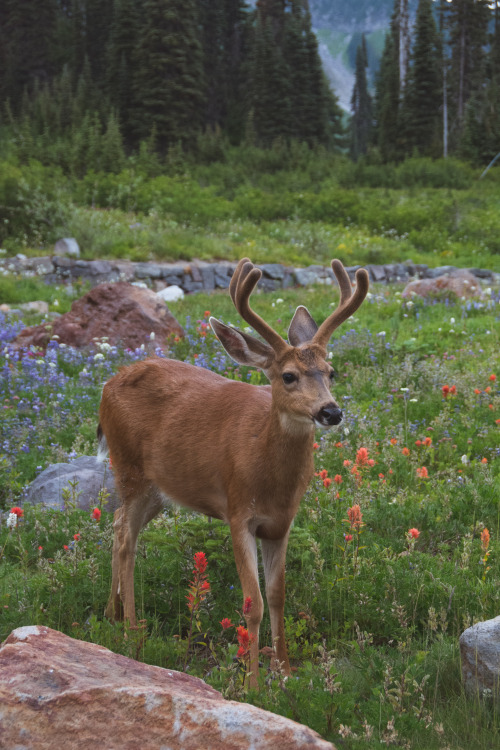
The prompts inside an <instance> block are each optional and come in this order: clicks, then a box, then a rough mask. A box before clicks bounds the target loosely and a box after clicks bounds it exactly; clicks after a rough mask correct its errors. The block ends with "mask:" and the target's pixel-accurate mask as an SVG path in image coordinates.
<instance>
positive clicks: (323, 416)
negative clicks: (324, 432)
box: [317, 406, 343, 425]
mask: <svg viewBox="0 0 500 750" xmlns="http://www.w3.org/2000/svg"><path fill="white" fill-rule="evenodd" d="M317 419H318V421H319V422H322V423H323V424H331V425H334V424H340V423H341V422H342V419H343V414H342V409H339V407H338V406H324V407H323V408H322V409H320V411H319V412H318V416H317Z"/></svg>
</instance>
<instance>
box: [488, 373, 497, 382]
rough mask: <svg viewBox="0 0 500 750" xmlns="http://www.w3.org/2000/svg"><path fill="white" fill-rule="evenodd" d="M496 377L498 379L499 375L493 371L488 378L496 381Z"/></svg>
mask: <svg viewBox="0 0 500 750" xmlns="http://www.w3.org/2000/svg"><path fill="white" fill-rule="evenodd" d="M496 379H497V376H496V375H495V374H494V373H493V372H492V373H491V375H490V377H489V378H488V380H491V381H492V382H494V381H495V380H496Z"/></svg>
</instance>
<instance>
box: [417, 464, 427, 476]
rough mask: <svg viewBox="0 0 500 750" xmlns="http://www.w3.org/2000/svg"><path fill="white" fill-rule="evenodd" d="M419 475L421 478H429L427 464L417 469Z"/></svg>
mask: <svg viewBox="0 0 500 750" xmlns="http://www.w3.org/2000/svg"><path fill="white" fill-rule="evenodd" d="M417 477H419V478H420V479H428V478H429V472H428V471H427V469H426V467H425V466H421V467H420V468H419V469H417Z"/></svg>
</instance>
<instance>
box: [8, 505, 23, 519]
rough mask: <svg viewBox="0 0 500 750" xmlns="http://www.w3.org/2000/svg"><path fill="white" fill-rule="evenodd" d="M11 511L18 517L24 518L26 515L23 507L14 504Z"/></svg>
mask: <svg viewBox="0 0 500 750" xmlns="http://www.w3.org/2000/svg"><path fill="white" fill-rule="evenodd" d="M10 512H11V513H13V514H14V515H15V516H17V517H18V518H22V517H23V516H24V510H23V509H22V508H19V507H18V506H17V505H16V506H14V508H11V509H10Z"/></svg>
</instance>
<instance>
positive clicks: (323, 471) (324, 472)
mask: <svg viewBox="0 0 500 750" xmlns="http://www.w3.org/2000/svg"><path fill="white" fill-rule="evenodd" d="M318 476H319V478H320V479H326V478H327V476H328V472H327V470H326V469H321V471H320V472H319V474H318Z"/></svg>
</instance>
